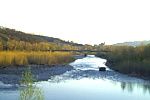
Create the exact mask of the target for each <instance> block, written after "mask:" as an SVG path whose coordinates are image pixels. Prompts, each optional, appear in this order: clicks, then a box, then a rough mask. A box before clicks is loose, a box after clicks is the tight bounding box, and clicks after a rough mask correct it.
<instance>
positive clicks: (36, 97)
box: [19, 67, 45, 100]
mask: <svg viewBox="0 0 150 100" xmlns="http://www.w3.org/2000/svg"><path fill="white" fill-rule="evenodd" d="M34 81H35V77H34V76H33V74H32V73H31V70H30V67H29V68H28V70H27V72H24V73H22V78H21V79H20V87H19V90H20V96H19V100H45V99H44V94H43V91H42V90H41V89H40V88H38V87H37V86H36V84H37V83H35V84H34ZM36 81H37V80H36ZM22 85H24V86H25V87H22Z"/></svg>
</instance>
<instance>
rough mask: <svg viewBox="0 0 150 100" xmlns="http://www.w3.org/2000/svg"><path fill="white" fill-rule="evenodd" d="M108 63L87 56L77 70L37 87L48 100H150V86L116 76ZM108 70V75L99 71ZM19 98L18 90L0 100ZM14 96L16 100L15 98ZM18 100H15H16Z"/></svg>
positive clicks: (73, 64) (75, 68)
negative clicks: (106, 64)
mask: <svg viewBox="0 0 150 100" xmlns="http://www.w3.org/2000/svg"><path fill="white" fill-rule="evenodd" d="M105 63H106V60H105V59H101V58H98V57H95V56H94V55H91V56H87V57H85V58H83V59H77V60H76V61H75V62H72V63H70V65H72V66H73V67H74V69H73V70H72V71H68V72H66V73H64V74H62V75H59V76H54V77H51V78H50V79H49V80H48V81H43V82H40V83H39V84H38V87H39V88H41V89H42V90H43V91H44V95H45V99H46V100H150V83H149V81H145V80H142V79H139V78H134V77H129V76H127V75H124V74H120V73H117V72H115V71H113V70H111V69H109V68H108V67H107V66H105ZM98 67H106V71H104V72H100V71H98ZM4 93H5V94H6V95H7V97H11V98H10V99H9V98H6V95H5V98H6V99H7V100H12V99H13V98H17V97H18V95H19V92H18V91H17V90H7V91H6V90H5V91H3V92H0V100H2V99H1V98H3V95H1V94H4ZM13 95H15V96H13ZM14 100H15V99H14Z"/></svg>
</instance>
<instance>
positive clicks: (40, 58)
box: [0, 51, 75, 68]
mask: <svg viewBox="0 0 150 100" xmlns="http://www.w3.org/2000/svg"><path fill="white" fill-rule="evenodd" d="M74 60H75V59H74V57H73V55H72V54H71V53H68V52H23V51H0V67H1V68H2V67H9V66H23V65H30V64H39V65H52V64H65V63H68V62H71V61H74Z"/></svg>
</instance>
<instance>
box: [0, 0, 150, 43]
mask: <svg viewBox="0 0 150 100" xmlns="http://www.w3.org/2000/svg"><path fill="white" fill-rule="evenodd" d="M0 26H4V27H8V28H14V29H17V30H20V31H24V32H28V33H35V34H42V35H44V36H50V37H55V38H60V39H63V40H72V41H74V42H78V43H83V44H100V43H101V42H106V44H114V43H120V42H126V41H138V40H150V38H149V36H150V0H0Z"/></svg>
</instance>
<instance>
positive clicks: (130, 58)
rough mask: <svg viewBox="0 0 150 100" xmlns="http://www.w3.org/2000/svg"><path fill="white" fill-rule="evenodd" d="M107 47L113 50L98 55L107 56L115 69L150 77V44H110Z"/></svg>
mask: <svg viewBox="0 0 150 100" xmlns="http://www.w3.org/2000/svg"><path fill="white" fill-rule="evenodd" d="M105 48H106V47H105ZM107 49H109V50H110V51H111V52H109V53H99V54H97V55H98V56H100V57H104V58H106V59H107V60H108V62H109V63H110V65H112V66H111V68H112V69H113V70H116V71H119V72H122V73H125V74H130V75H134V76H139V77H143V76H144V77H150V52H149V51H150V45H146V46H138V47H131V46H110V47H107Z"/></svg>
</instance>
